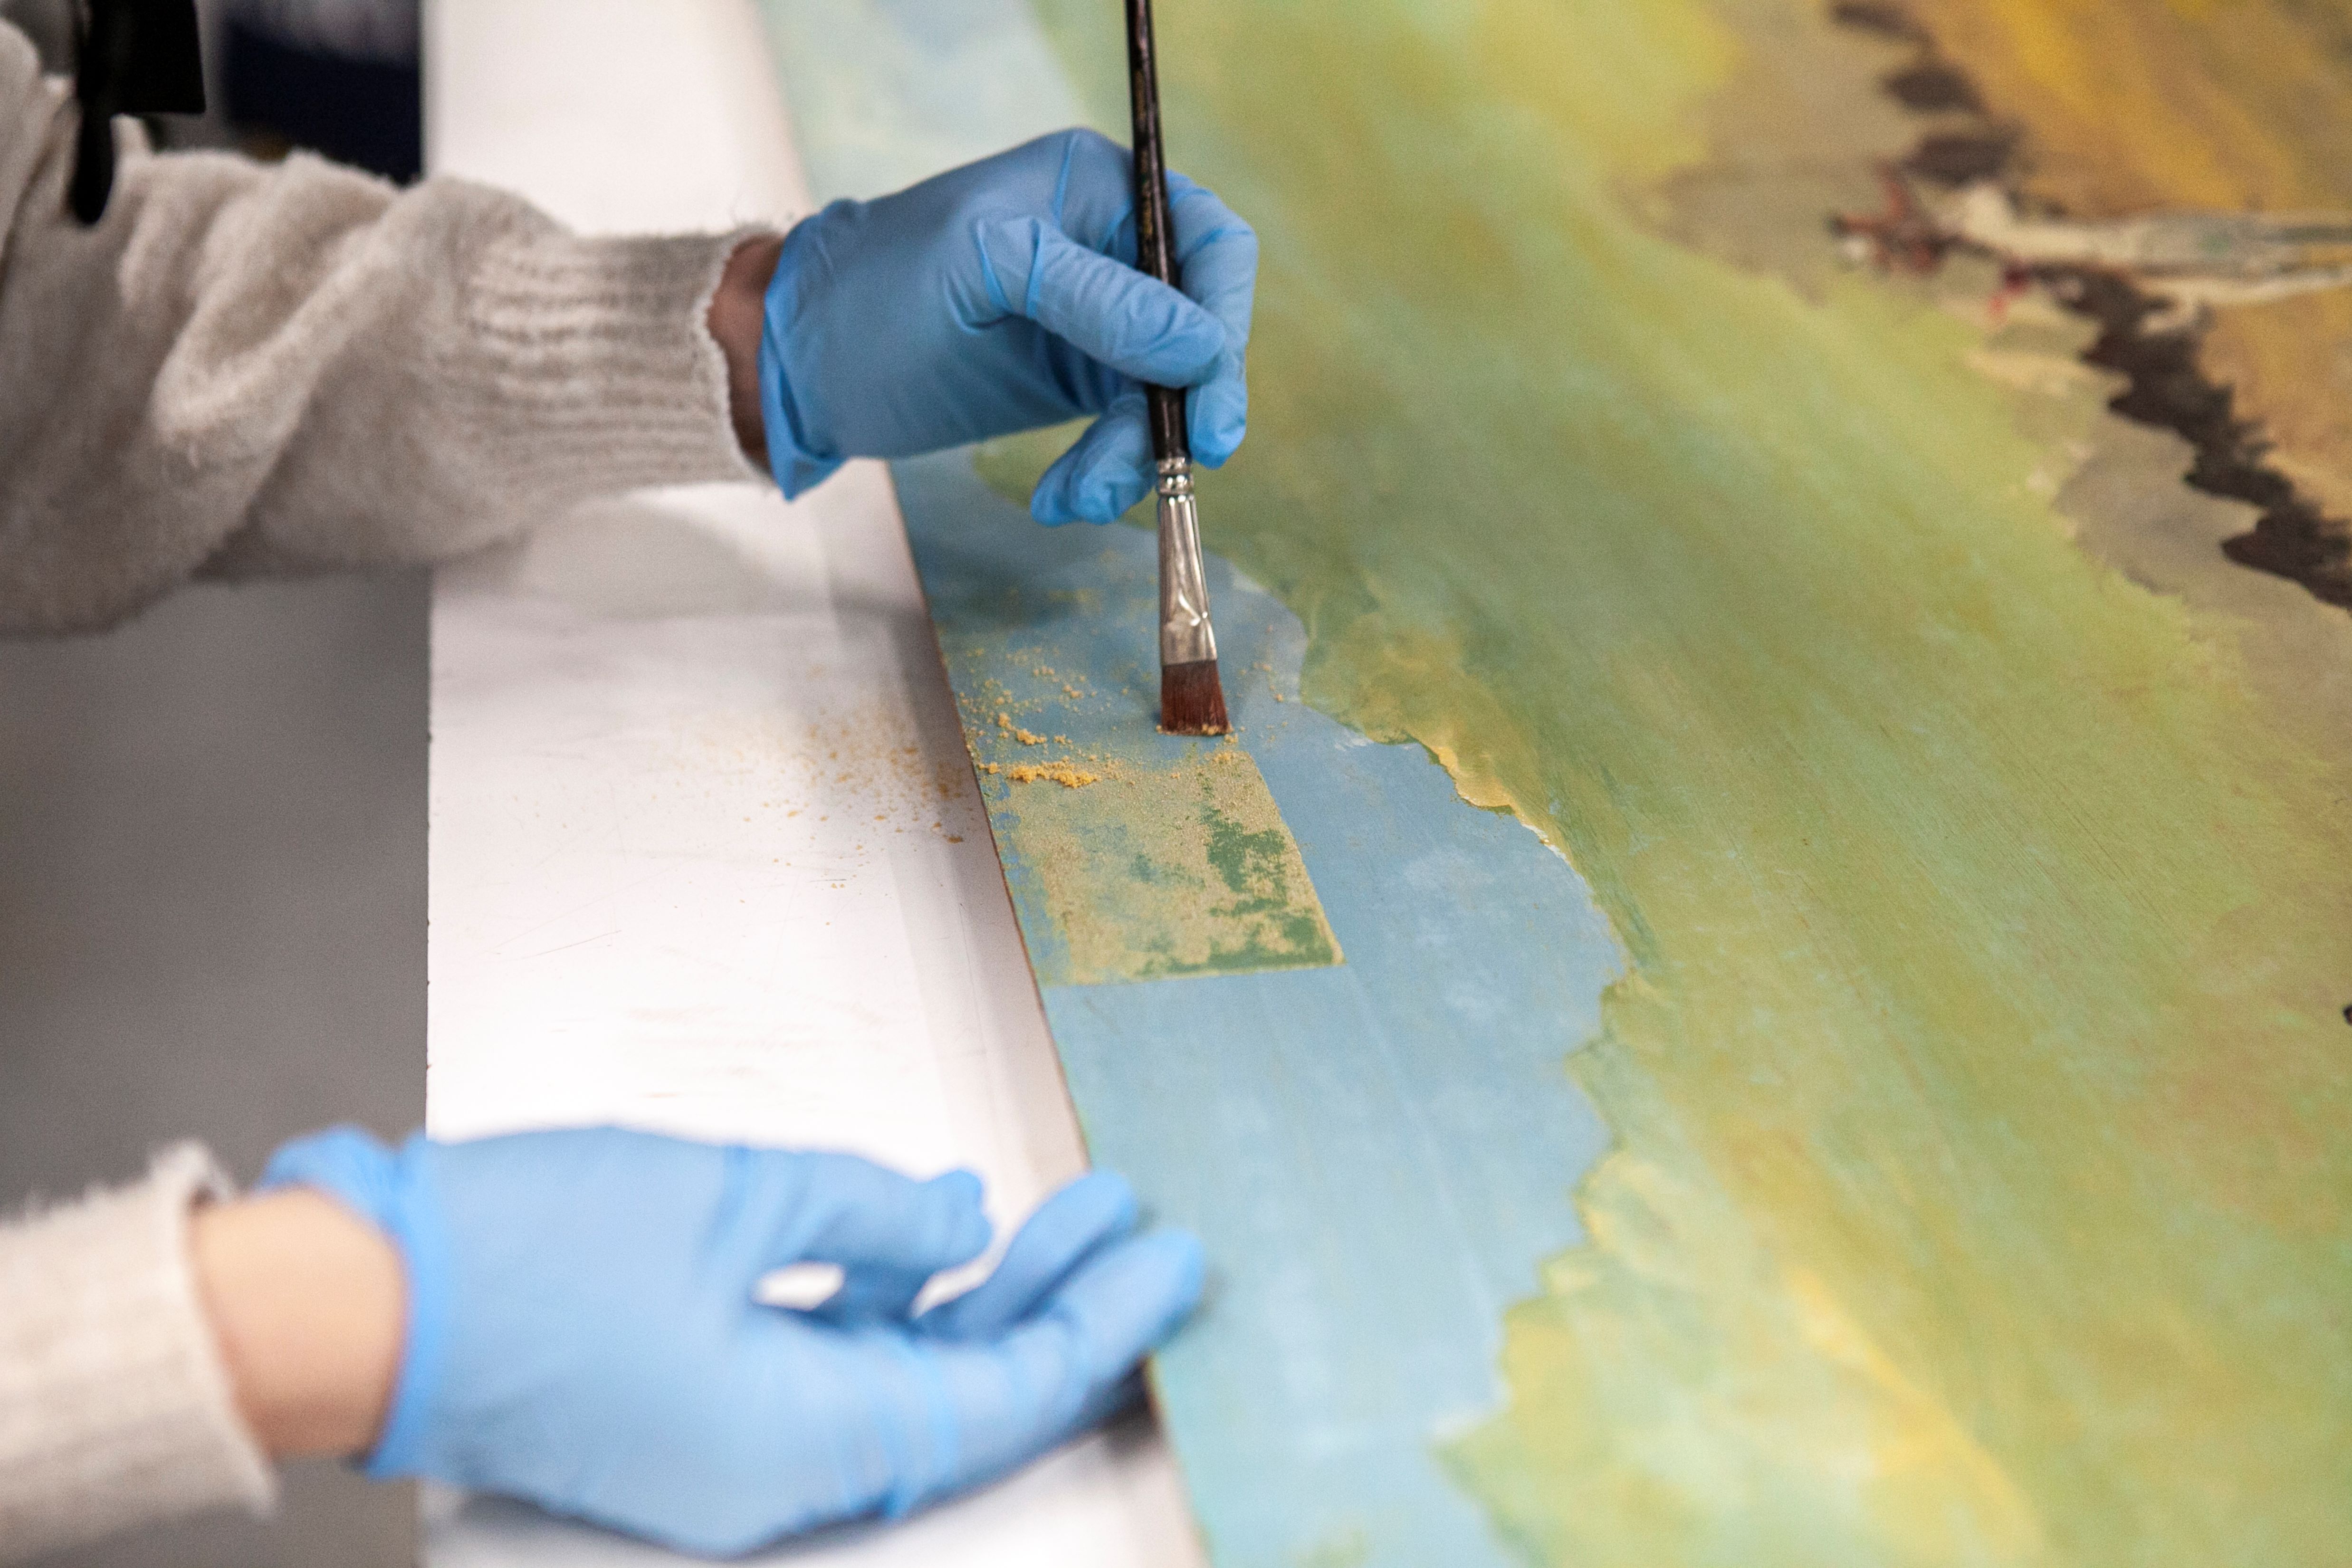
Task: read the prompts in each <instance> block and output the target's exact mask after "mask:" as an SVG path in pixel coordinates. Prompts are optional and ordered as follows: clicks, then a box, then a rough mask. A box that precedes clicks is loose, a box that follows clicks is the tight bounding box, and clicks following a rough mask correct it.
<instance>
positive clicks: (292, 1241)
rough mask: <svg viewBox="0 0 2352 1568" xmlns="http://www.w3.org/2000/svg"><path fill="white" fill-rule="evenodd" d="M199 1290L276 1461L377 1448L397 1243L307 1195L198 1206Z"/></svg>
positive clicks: (392, 1374)
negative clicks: (278, 1459) (277, 1459)
mask: <svg viewBox="0 0 2352 1568" xmlns="http://www.w3.org/2000/svg"><path fill="white" fill-rule="evenodd" d="M188 1247H189V1251H190V1254H191V1255H192V1257H193V1258H194V1263H195V1272H196V1285H197V1289H198V1292H199V1294H200V1296H201V1298H202V1300H203V1302H204V1306H205V1315H206V1316H207V1317H208V1318H209V1319H210V1320H211V1322H212V1328H213V1335H214V1338H215V1341H216V1342H218V1343H219V1345H220V1351H221V1361H222V1363H223V1364H224V1365H225V1366H226V1368H227V1369H228V1375H229V1382H230V1385H231V1387H232V1388H233V1389H234V1391H235V1393H236V1407H237V1413H238V1414H239V1415H242V1416H243V1417H244V1418H245V1423H246V1426H247V1430H249V1431H250V1432H251V1433H252V1434H253V1436H254V1439H255V1441H257V1443H259V1444H260V1446H261V1447H262V1448H263V1449H265V1450H266V1451H267V1452H268V1454H269V1455H270V1457H271V1458H281V1459H284V1458H301V1457H304V1456H309V1455H333V1456H339V1457H345V1456H351V1455H357V1454H362V1453H365V1452H366V1451H367V1450H368V1449H370V1448H372V1447H374V1446H375V1439H376V1435H377V1433H378V1432H379V1431H380V1430H382V1428H383V1418H384V1414H385V1412H386V1410H387V1409H388V1408H389V1407H390V1405H391V1403H392V1390H393V1384H394V1380H395V1379H396V1378H397V1377H398V1375H399V1373H400V1349H401V1339H402V1331H403V1329H404V1320H405V1316H406V1310H407V1287H406V1283H405V1280H404V1277H403V1275H402V1273H401V1266H400V1256H399V1254H398V1253H397V1252H396V1251H395V1250H394V1247H393V1246H392V1243H391V1242H389V1241H387V1240H386V1239H384V1237H383V1236H382V1235H381V1234H380V1233H379V1232H378V1231H377V1230H376V1229H375V1227H374V1226H371V1225H369V1224H368V1223H367V1222H366V1221H365V1220H362V1219H360V1218H359V1217H358V1216H356V1215H352V1213H351V1212H350V1211H348V1210H346V1209H345V1208H343V1207H342V1205H340V1204H338V1203H336V1202H335V1201H334V1200H333V1199H331V1198H328V1197H324V1196H322V1195H320V1194H318V1193H315V1192H311V1191H309V1190H308V1189H299V1188H298V1189H293V1190H289V1191H286V1192H278V1193H268V1194H262V1195H261V1196H259V1197H253V1198H247V1199H244V1200H242V1201H240V1202H236V1203H229V1204H215V1205H208V1206H206V1207H204V1208H200V1209H198V1210H197V1211H196V1212H195V1214H194V1215H192V1216H191V1218H190V1220H189V1226H188Z"/></svg>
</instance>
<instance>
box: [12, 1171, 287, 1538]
mask: <svg viewBox="0 0 2352 1568" xmlns="http://www.w3.org/2000/svg"><path fill="white" fill-rule="evenodd" d="M226 1193H227V1187H226V1183H225V1182H224V1180H223V1178H222V1177H221V1175H220V1173H219V1171H218V1170H217V1168H215V1165H214V1164H213V1163H212V1159H211V1156H209V1155H207V1154H206V1153H205V1152H204V1151H203V1150H201V1149H199V1148H197V1147H196V1146H194V1144H185V1143H184V1144H181V1145H179V1146H178V1147H176V1148H173V1149H168V1150H165V1151H164V1152H163V1153H161V1154H159V1155H157V1156H156V1158H155V1163H154V1168H153V1169H152V1171H151V1172H150V1173H149V1174H148V1176H147V1179H146V1180H145V1181H143V1182H141V1183H139V1184H136V1185H134V1186H130V1187H125V1188H122V1189H121V1190H120V1191H116V1192H104V1193H94V1194H90V1195H89V1196H88V1197H86V1198H84V1199H82V1200H81V1201H80V1202H79V1203H76V1204H70V1205H66V1206H64V1207H62V1208H58V1209H53V1210H50V1211H48V1212H46V1213H37V1214H34V1215H29V1216H27V1217H26V1218H23V1219H18V1220H16V1221H14V1222H12V1223H10V1224H8V1225H5V1226H0V1563H16V1562H21V1561H23V1560H24V1559H26V1558H28V1557H37V1556H39V1555H40V1554H41V1553H43V1552H48V1551H52V1550H54V1549H56V1548H58V1547H62V1546H68V1545H71V1544H73V1543H75V1542H81V1541H87V1540H90V1539H92V1538H93V1537H96V1536H99V1535H102V1534H105V1533H106V1532H107V1531H111V1530H117V1529H121V1528H122V1527H124V1526H126V1525H132V1524H139V1523H143V1522H145V1521H149V1520H154V1519H163V1518H167V1517H169V1516H171V1515H173V1514H175V1513H184V1512H187V1511H189V1510H194V1509H201V1508H206V1507H217V1506H219V1505H222V1504H241V1505H243V1506H245V1507H247V1508H252V1509H260V1508H265V1507H267V1506H268V1503H269V1501H270V1500H271V1498H272V1497H273V1496H274V1495H275V1492H276V1482H275V1478H274V1477H273V1476H272V1474H271V1472H270V1468H269V1464H268V1460H267V1459H266V1458H263V1456H262V1454H261V1451H260V1450H259V1449H258V1448H257V1447H255V1446H254V1442H253V1439H252V1437H251V1436H248V1435H247V1432H246V1430H245V1427H244V1426H243V1424H242V1423H241V1422H240V1421H239V1420H238V1418H237V1414H236V1404H235V1402H234V1400H233V1399H232V1397H231V1395H230V1391H229V1384H228V1373H226V1371H225V1370H224V1369H223V1367H222V1364H221V1358H220V1352H219V1350H218V1348H217V1346H216V1345H215V1343H214V1341H213V1336H212V1330H211V1328H210V1326H209V1324H208V1323H207V1321H206V1320H205V1313H204V1308H203V1304H202V1302H201V1301H200V1300H199V1299H198V1295H197V1286H196V1279H195V1268H194V1263H193V1262H192V1260H191V1259H190V1258H189V1255H188V1241H187V1231H188V1211H189V1208H190V1206H191V1205H193V1204H194V1203H195V1202H197V1201H198V1200H200V1199H202V1198H205V1197H207V1196H214V1197H217V1196H225V1195H226Z"/></svg>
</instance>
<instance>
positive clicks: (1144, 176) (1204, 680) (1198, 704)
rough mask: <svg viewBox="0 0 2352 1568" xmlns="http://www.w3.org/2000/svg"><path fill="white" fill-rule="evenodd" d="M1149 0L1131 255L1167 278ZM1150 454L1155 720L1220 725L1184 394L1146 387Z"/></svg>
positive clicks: (1136, 78)
mask: <svg viewBox="0 0 2352 1568" xmlns="http://www.w3.org/2000/svg"><path fill="white" fill-rule="evenodd" d="M1154 52H1155V51H1154V49H1153V47H1152V38H1151V0H1127V73H1128V89H1129V98H1130V99H1131V100H1133V104H1134V110H1135V253H1136V265H1137V266H1138V267H1140V268H1142V269H1143V270H1144V271H1146V272H1149V273H1150V274H1151V276H1153V277H1154V278H1157V279H1160V281H1161V282H1162V283H1165V284H1167V285H1168V286H1169V287H1170V288H1171V289H1172V288H1175V287H1177V286H1178V284H1177V278H1176V235H1175V227H1174V225H1173V224H1172V223H1171V221H1170V219H1169V216H1168V163H1167V159H1166V156H1165V155H1164V153H1162V152H1161V150H1160V76H1159V71H1158V69H1157V68H1156V65H1155V62H1154V59H1153V55H1154ZM1143 395H1144V400H1145V402H1146V403H1147V404H1148V405H1150V420H1151V456H1152V458H1153V459H1154V461H1155V462H1156V464H1157V466H1158V468H1159V473H1160V481H1159V485H1158V487H1157V489H1158V496H1159V502H1160V728H1161V729H1162V730H1165V731H1168V732H1169V733H1170V734H1171V735H1222V734H1223V733H1224V732H1225V731H1228V730H1230V729H1232V728H1233V726H1232V725H1231V724H1230V723H1228V722H1227V721H1226V720H1225V689H1224V687H1223V686H1222V685H1221V684H1219V682H1218V680H1217V634H1216V631H1215V629H1214V628H1213V627H1212V626H1210V625H1209V581H1208V576H1207V574H1205V573H1204V572H1203V571H1202V568H1201V515H1200V510H1199V506H1198V504H1197V503H1196V502H1195V501H1194V500H1193V497H1192V443H1191V441H1190V440H1189V439H1188V438H1187V437H1186V435H1185V431H1184V394H1183V392H1182V391H1181V389H1179V388H1176V387H1170V386H1147V387H1145V388H1144V389H1143Z"/></svg>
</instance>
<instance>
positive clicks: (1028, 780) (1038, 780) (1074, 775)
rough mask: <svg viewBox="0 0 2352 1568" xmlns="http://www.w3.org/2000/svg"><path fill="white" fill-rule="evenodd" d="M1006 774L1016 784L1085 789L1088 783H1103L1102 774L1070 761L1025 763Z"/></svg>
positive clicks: (1008, 770)
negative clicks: (1035, 764) (1090, 771)
mask: <svg viewBox="0 0 2352 1568" xmlns="http://www.w3.org/2000/svg"><path fill="white" fill-rule="evenodd" d="M992 771H993V770H992ZM1004 776H1005V777H1007V778H1009V779H1011V780H1012V781H1013V783H1014V784H1060V785H1061V786H1062V787H1063V788H1064V789H1084V788H1086V787H1087V785H1088V784H1100V783H1102V774H1100V773H1088V772H1087V770H1086V769H1084V768H1079V767H1073V766H1071V765H1070V764H1069V763H1045V764H1043V765H1042V766H1038V767H1031V766H1030V765H1028V764H1027V763H1020V764H1018V765H1016V766H1013V767H1011V768H1007V769H1006V770H1005V775H1004Z"/></svg>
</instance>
